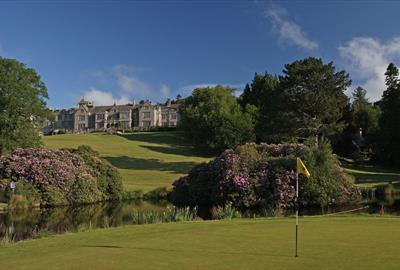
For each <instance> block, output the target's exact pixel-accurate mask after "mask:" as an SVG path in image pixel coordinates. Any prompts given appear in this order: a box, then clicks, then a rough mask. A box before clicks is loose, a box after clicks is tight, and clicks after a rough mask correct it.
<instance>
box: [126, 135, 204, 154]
mask: <svg viewBox="0 0 400 270" xmlns="http://www.w3.org/2000/svg"><path fill="white" fill-rule="evenodd" d="M119 136H121V137H123V138H125V139H127V140H131V141H137V142H145V143H151V144H161V145H164V146H152V145H140V147H143V148H146V149H149V150H151V151H154V152H159V153H163V154H173V155H181V156H197V157H205V158H210V157H212V155H210V154H207V153H205V152H204V151H200V150H199V149H196V148H195V147H193V145H192V144H191V143H190V142H189V141H187V140H186V138H185V137H184V136H183V134H182V133H181V132H177V131H164V132H142V133H132V134H122V135H119Z"/></svg>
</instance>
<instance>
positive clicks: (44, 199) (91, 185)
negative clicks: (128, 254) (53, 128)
mask: <svg viewBox="0 0 400 270" xmlns="http://www.w3.org/2000/svg"><path fill="white" fill-rule="evenodd" d="M98 178H99V174H96V173H94V170H93V168H92V167H91V166H88V165H87V164H86V163H85V160H84V158H82V157H81V156H80V155H79V154H78V153H73V152H72V151H68V150H48V149H33V148H26V149H17V150H15V151H14V152H13V153H11V154H10V155H8V156H2V157H0V187H1V188H2V189H3V190H4V189H9V183H10V182H11V181H15V182H17V189H16V192H18V191H21V193H24V194H23V195H26V196H28V197H29V196H30V193H29V194H28V193H26V192H23V190H28V189H27V188H26V187H28V186H30V187H31V189H32V188H33V189H34V190H36V191H37V192H36V194H38V195H36V196H38V197H39V198H37V199H38V200H39V202H40V204H42V205H55V204H75V203H91V202H96V201H100V200H105V199H108V198H109V197H110V193H112V191H109V190H108V189H102V188H101V187H100V186H99V185H98V182H97V179H98ZM19 187H25V188H24V189H23V190H22V189H19ZM31 193H32V192H31ZM32 194H33V193H32Z"/></svg>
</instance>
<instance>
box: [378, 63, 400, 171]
mask: <svg viewBox="0 0 400 270" xmlns="http://www.w3.org/2000/svg"><path fill="white" fill-rule="evenodd" d="M385 75H386V81H385V82H386V86H387V88H386V90H385V91H384V92H383V96H382V100H381V101H380V102H379V106H380V108H381V110H382V115H381V118H380V120H379V126H380V129H381V136H380V140H379V148H378V149H379V150H378V151H379V153H378V154H379V157H380V159H381V160H382V161H383V162H385V163H387V164H388V165H392V166H400V83H399V70H398V68H397V67H396V66H395V65H394V64H393V63H390V64H389V66H388V68H387V70H386V73H385Z"/></svg>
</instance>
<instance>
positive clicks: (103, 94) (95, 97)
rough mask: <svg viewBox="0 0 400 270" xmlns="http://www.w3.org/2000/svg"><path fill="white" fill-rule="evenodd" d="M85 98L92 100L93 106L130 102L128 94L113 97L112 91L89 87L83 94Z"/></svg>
mask: <svg viewBox="0 0 400 270" xmlns="http://www.w3.org/2000/svg"><path fill="white" fill-rule="evenodd" d="M83 97H84V99H85V100H88V101H92V102H93V103H94V105H95V106H102V105H112V104H114V103H116V104H127V103H129V102H131V100H130V99H129V97H128V96H120V97H114V96H113V94H112V93H110V92H107V91H102V90H98V89H94V88H92V89H90V90H89V91H86V92H85V93H84V94H83Z"/></svg>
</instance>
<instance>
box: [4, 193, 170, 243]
mask: <svg viewBox="0 0 400 270" xmlns="http://www.w3.org/2000/svg"><path fill="white" fill-rule="evenodd" d="M167 206H168V203H158V204H155V203H151V202H146V201H139V202H138V201H124V202H104V203H98V204H91V205H84V206H75V207H73V206H69V207H54V208H44V209H29V210H17V211H9V212H4V213H0V240H1V239H3V238H4V237H7V238H8V239H9V240H10V241H20V240H24V239H28V238H37V237H41V236H44V235H48V234H59V233H65V232H77V231H82V230H87V229H95V228H108V227H116V226H121V225H126V224H133V223H134V222H135V221H134V220H133V216H134V215H136V216H137V214H138V213H157V212H158V213H162V212H164V211H165V209H166V207H167ZM136 222H137V221H136Z"/></svg>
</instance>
